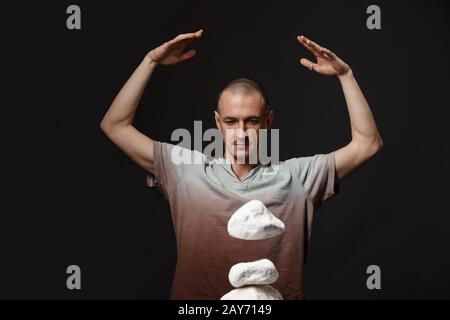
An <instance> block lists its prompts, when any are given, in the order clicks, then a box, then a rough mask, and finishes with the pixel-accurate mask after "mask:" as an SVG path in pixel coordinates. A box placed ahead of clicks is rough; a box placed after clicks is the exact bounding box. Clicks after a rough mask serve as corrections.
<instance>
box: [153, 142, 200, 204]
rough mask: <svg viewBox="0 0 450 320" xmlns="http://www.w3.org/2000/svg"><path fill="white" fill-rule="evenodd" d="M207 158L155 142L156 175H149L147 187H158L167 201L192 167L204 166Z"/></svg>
mask: <svg viewBox="0 0 450 320" xmlns="http://www.w3.org/2000/svg"><path fill="white" fill-rule="evenodd" d="M204 161H205V157H204V155H203V154H202V153H200V152H198V151H195V150H190V149H187V148H184V147H181V146H179V145H174V144H171V143H166V142H160V141H154V151H153V162H154V168H155V172H154V174H151V173H147V181H146V183H147V186H148V187H150V188H152V187H157V188H159V189H160V190H161V191H162V192H163V193H164V196H165V197H166V199H169V195H170V194H171V193H173V192H174V191H175V189H176V185H177V183H178V181H180V179H181V178H182V177H183V175H184V174H185V173H186V172H187V171H188V170H190V169H192V168H193V167H192V165H195V164H202V163H203V162H204Z"/></svg>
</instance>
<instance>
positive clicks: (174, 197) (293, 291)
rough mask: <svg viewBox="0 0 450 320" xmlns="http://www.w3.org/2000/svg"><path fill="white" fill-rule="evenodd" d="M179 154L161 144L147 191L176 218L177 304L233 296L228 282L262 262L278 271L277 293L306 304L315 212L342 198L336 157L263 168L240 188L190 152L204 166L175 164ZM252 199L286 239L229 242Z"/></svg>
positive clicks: (224, 168) (223, 167) (220, 168)
mask: <svg viewBox="0 0 450 320" xmlns="http://www.w3.org/2000/svg"><path fill="white" fill-rule="evenodd" d="M174 148H175V150H174ZM180 148H181V147H179V146H176V145H174V144H170V143H165V142H159V141H155V144H154V164H155V175H152V174H147V185H148V186H149V187H154V186H156V187H158V188H159V189H160V190H161V191H162V192H163V194H164V196H165V198H166V200H167V201H168V202H169V204H170V209H171V213H172V221H173V225H174V230H175V236H176V241H177V265H176V270H175V276H174V280H173V285H172V292H171V299H220V298H221V297H222V296H223V295H224V294H226V293H227V292H229V291H230V290H232V289H234V288H233V287H232V286H231V284H230V283H229V281H228V273H229V271H230V268H231V267H232V266H233V265H234V264H236V263H240V262H250V261H255V260H259V259H262V258H267V259H269V260H271V261H272V262H273V263H274V264H275V266H276V268H277V270H278V272H279V277H278V280H277V281H276V282H275V283H274V284H273V285H272V286H273V287H274V288H276V289H278V291H280V293H281V295H282V296H283V298H284V299H302V298H304V297H305V292H304V286H303V275H304V263H305V256H306V249H307V247H308V242H309V238H310V235H311V225H312V219H313V212H314V209H317V208H318V207H319V206H320V205H322V204H323V203H324V202H325V201H326V200H327V199H329V198H330V197H332V196H333V195H335V194H337V193H338V181H337V177H336V169H335V155H334V152H331V153H328V154H317V155H314V156H308V157H300V158H292V159H289V160H286V161H280V162H279V164H278V165H271V164H259V165H258V166H256V167H255V168H253V169H252V170H251V171H250V172H249V173H248V175H247V176H246V177H245V178H244V179H243V180H242V181H240V180H239V179H238V178H237V177H236V175H235V174H234V172H233V171H232V168H231V164H229V163H227V162H226V161H224V159H208V158H207V157H206V156H205V155H204V154H202V153H200V152H198V151H195V150H194V151H192V150H188V149H184V152H188V153H189V154H190V155H191V156H192V159H194V158H195V159H196V161H197V162H196V163H198V162H200V164H183V163H182V164H175V163H174V162H173V161H172V157H171V154H172V150H174V152H177V153H179V151H180V150H181V149H180ZM250 200H260V201H262V202H263V203H264V204H265V205H266V207H267V208H268V209H269V210H270V211H271V212H272V213H273V214H274V215H275V216H276V217H277V218H278V219H280V220H281V221H283V222H284V224H285V227H286V228H285V232H284V233H283V234H281V235H279V236H276V237H273V238H270V239H265V240H241V239H236V238H233V237H231V236H230V235H229V234H228V232H227V224H228V220H229V219H230V217H231V216H232V215H233V213H234V212H235V211H236V210H237V209H239V208H240V207H241V206H242V205H244V204H245V203H247V202H248V201H250Z"/></svg>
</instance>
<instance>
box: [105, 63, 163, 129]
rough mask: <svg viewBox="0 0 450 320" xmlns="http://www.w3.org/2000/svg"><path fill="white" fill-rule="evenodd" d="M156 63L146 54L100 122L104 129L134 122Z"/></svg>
mask: <svg viewBox="0 0 450 320" xmlns="http://www.w3.org/2000/svg"><path fill="white" fill-rule="evenodd" d="M156 65H157V64H156V63H155V62H154V61H152V60H151V59H150V57H149V56H148V55H146V56H145V58H144V59H143V61H142V62H141V63H140V64H139V66H138V67H137V68H136V70H135V71H134V72H133V74H132V75H131V77H130V78H129V79H128V81H127V82H126V83H125V85H124V86H123V87H122V89H121V90H120V91H119V93H118V94H117V96H116V98H115V99H114V101H113V102H112V104H111V106H110V107H109V109H108V111H107V112H106V114H105V116H104V117H103V119H102V121H101V124H100V127H101V128H102V130H103V131H105V132H109V131H112V130H115V129H116V128H120V127H124V126H128V125H131V124H132V122H133V119H134V115H135V114H136V110H137V107H138V105H139V101H140V100H141V98H142V95H143V93H144V90H145V87H146V85H147V83H148V81H149V79H150V77H151V75H152V73H153V71H154V69H155V67H156Z"/></svg>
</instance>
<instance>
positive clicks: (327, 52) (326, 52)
mask: <svg viewBox="0 0 450 320" xmlns="http://www.w3.org/2000/svg"><path fill="white" fill-rule="evenodd" d="M322 53H323V54H324V55H325V56H328V58H330V59H336V58H337V56H336V54H335V53H334V52H333V51H331V50H329V49H327V48H322Z"/></svg>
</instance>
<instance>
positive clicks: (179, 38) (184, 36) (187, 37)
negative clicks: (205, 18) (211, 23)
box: [168, 29, 203, 45]
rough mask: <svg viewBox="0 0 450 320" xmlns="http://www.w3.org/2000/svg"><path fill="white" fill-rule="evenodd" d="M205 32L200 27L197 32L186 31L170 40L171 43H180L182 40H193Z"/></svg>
mask: <svg viewBox="0 0 450 320" xmlns="http://www.w3.org/2000/svg"><path fill="white" fill-rule="evenodd" d="M202 34H203V29H200V30H199V31H197V32H191V33H184V34H180V35H178V36H177V37H175V38H174V39H172V40H170V41H169V42H168V44H169V45H172V44H175V43H179V42H181V41H186V40H193V39H196V38H200V37H201V36H202Z"/></svg>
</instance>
